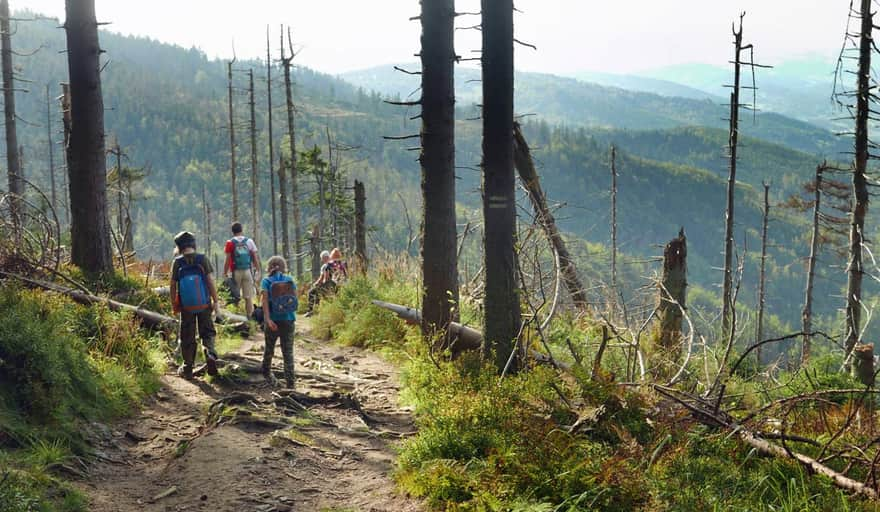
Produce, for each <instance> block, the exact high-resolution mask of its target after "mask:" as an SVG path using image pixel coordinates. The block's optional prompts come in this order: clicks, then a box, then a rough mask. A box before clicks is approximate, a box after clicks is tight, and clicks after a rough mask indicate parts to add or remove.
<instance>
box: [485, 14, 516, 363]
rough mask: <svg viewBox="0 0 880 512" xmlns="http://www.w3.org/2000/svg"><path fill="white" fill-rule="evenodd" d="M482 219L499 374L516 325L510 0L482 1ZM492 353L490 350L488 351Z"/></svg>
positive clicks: (488, 334) (488, 324)
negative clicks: (483, 220)
mask: <svg viewBox="0 0 880 512" xmlns="http://www.w3.org/2000/svg"><path fill="white" fill-rule="evenodd" d="M482 20H483V23H482V27H483V28H482V35H483V52H482V63H483V67H482V70H483V187H482V188H483V217H484V219H485V222H484V226H485V229H484V235H483V236H484V238H483V246H484V251H483V253H484V258H485V261H484V264H485V268H486V291H485V297H484V299H483V309H484V313H485V318H484V324H485V328H484V330H483V332H484V334H485V342H484V344H483V354H484V356H485V357H487V358H488V357H492V356H493V355H494V358H495V364H496V367H497V368H498V371H499V372H501V371H502V370H503V369H504V368H505V366H506V365H507V363H508V360H510V359H511V358H512V362H511V366H510V367H509V370H510V371H516V370H517V369H518V368H519V364H520V361H519V359H520V358H519V357H516V355H515V354H513V351H514V349H515V340H516V339H517V337H518V336H519V329H520V301H519V293H518V289H517V283H516V252H515V238H516V195H515V185H516V177H515V176H514V161H513V0H482ZM493 353H494V354H493Z"/></svg>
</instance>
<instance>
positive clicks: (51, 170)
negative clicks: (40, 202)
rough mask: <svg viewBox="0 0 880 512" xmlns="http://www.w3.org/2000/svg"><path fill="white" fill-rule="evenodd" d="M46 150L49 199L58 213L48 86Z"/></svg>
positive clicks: (47, 88) (47, 89) (50, 103)
mask: <svg viewBox="0 0 880 512" xmlns="http://www.w3.org/2000/svg"><path fill="white" fill-rule="evenodd" d="M46 146H47V147H46V149H47V153H48V157H49V187H50V194H49V198H50V199H51V200H52V209H53V210H55V211H56V212H58V188H57V185H56V180H55V143H54V142H53V141H52V97H51V96H50V92H49V84H46Z"/></svg>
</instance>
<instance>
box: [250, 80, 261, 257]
mask: <svg viewBox="0 0 880 512" xmlns="http://www.w3.org/2000/svg"><path fill="white" fill-rule="evenodd" d="M248 94H249V102H248V103H249V106H250V109H251V129H250V132H251V133H250V135H251V222H252V223H253V224H252V225H251V230H252V231H251V232H252V233H253V237H254V243H255V244H257V247H259V246H260V215H259V213H258V212H259V208H258V203H259V201H258V198H259V195H258V194H259V190H260V182H259V180H258V175H259V173H258V172H257V104H256V102H255V101H254V70H253V69H250V70H248Z"/></svg>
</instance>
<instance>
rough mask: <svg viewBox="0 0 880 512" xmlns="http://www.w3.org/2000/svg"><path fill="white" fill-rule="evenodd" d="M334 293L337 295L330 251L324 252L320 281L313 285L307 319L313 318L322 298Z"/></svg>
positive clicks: (310, 291)
mask: <svg viewBox="0 0 880 512" xmlns="http://www.w3.org/2000/svg"><path fill="white" fill-rule="evenodd" d="M333 293H336V281H334V280H333V272H332V269H331V267H330V251H323V252H322V253H321V271H320V272H319V275H318V279H317V280H316V281H315V282H314V283H312V288H311V290H309V310H308V311H307V312H306V317H310V316H312V313H314V310H315V306H317V305H318V303H319V302H321V298H323V297H325V296H327V295H330V294H333Z"/></svg>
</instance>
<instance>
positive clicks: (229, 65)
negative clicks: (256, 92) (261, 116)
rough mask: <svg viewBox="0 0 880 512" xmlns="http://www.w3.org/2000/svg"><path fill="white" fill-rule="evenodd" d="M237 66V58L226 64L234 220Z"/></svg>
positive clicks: (235, 202) (236, 188) (236, 191)
mask: <svg viewBox="0 0 880 512" xmlns="http://www.w3.org/2000/svg"><path fill="white" fill-rule="evenodd" d="M233 64H235V57H233V58H232V60H231V61H229V62H227V63H226V77H227V81H228V83H227V90H228V100H227V101H228V111H229V179H230V182H231V185H232V218H233V220H234V221H237V220H238V183H237V181H238V180H237V179H236V178H237V174H238V171H237V167H236V165H235V115H234V114H235V113H234V110H233V109H234V107H233V102H232V65H233Z"/></svg>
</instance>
